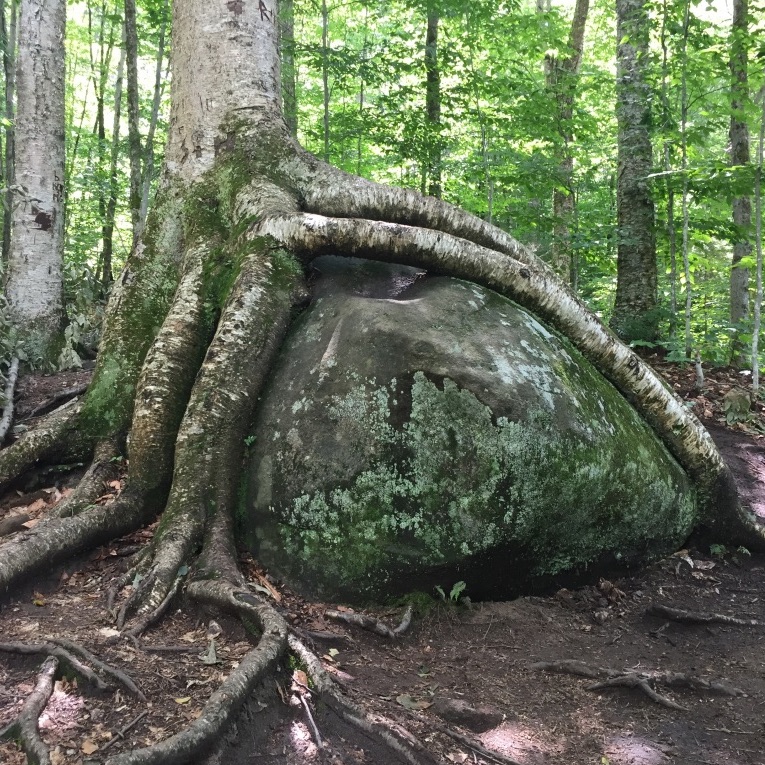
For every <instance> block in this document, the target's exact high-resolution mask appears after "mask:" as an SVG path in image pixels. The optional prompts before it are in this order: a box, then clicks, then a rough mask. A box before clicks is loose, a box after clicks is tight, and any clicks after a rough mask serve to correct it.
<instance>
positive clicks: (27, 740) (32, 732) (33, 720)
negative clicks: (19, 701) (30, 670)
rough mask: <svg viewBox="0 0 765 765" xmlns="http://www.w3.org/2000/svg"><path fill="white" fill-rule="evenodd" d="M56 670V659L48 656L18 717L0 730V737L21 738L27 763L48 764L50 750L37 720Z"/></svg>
mask: <svg viewBox="0 0 765 765" xmlns="http://www.w3.org/2000/svg"><path fill="white" fill-rule="evenodd" d="M57 672H58V659H57V658H56V657H55V656H48V658H47V659H45V661H44V662H43V665H42V667H41V668H40V672H39V674H38V675H37V683H36V684H35V688H34V690H33V691H32V693H31V694H30V696H29V698H28V699H27V700H26V701H25V702H24V705H23V706H22V708H21V711H20V712H19V715H18V717H17V718H16V720H15V721H14V722H12V723H11V724H10V725H9V726H8V727H7V728H5V730H3V731H0V739H4V738H16V737H18V738H19V739H20V740H21V748H22V749H23V750H24V752H25V754H26V755H27V762H28V763H29V765H50V761H51V760H50V752H49V751H48V747H47V746H46V745H45V742H44V741H43V740H42V738H41V736H40V729H39V727H38V722H37V721H38V720H39V718H40V715H41V714H42V713H43V710H44V709H45V707H46V706H47V705H48V701H49V700H50V697H51V695H52V694H53V687H54V683H55V680H56V673H57Z"/></svg>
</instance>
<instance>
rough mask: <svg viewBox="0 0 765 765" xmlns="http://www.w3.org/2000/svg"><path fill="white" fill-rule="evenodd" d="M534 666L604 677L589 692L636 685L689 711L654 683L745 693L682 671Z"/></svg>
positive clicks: (582, 665) (555, 664)
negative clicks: (656, 689)
mask: <svg viewBox="0 0 765 765" xmlns="http://www.w3.org/2000/svg"><path fill="white" fill-rule="evenodd" d="M532 669H539V670H543V671H545V672H559V673H562V674H568V675H578V676H579V677H589V678H592V679H595V678H599V677H602V678H605V679H603V680H602V681H601V682H599V683H593V684H592V685H588V686H587V690H588V691H597V690H601V689H603V688H616V687H621V688H637V689H638V690H640V691H642V692H643V693H644V694H645V695H646V696H648V698H649V699H651V701H654V702H655V703H657V704H661V705H662V706H665V707H668V708H670V709H677V710H678V711H681V712H687V711H688V708H687V707H684V706H682V705H680V704H678V703H677V702H675V701H673V700H672V699H670V698H668V697H667V696H664V695H662V694H660V693H658V692H657V691H655V690H654V688H653V687H652V684H655V685H663V686H667V687H670V688H689V689H691V690H693V691H709V692H712V693H721V694H723V695H725V696H744V695H746V694H745V693H744V691H742V690H741V689H740V688H734V687H733V686H731V685H728V684H727V683H725V682H722V681H719V680H712V679H709V678H706V677H696V676H694V675H688V674H685V673H682V672H658V671H654V672H636V671H635V670H631V669H612V668H611V667H597V666H595V665H593V664H587V663H586V662H583V661H578V660H573V659H572V660H562V661H540V662H537V663H536V664H533V665H532Z"/></svg>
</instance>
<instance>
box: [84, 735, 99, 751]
mask: <svg viewBox="0 0 765 765" xmlns="http://www.w3.org/2000/svg"><path fill="white" fill-rule="evenodd" d="M80 748H81V749H82V753H83V754H93V752H97V751H98V744H96V742H95V741H91V740H90V739H88V738H86V739H85V740H84V741H83V742H82V747H80Z"/></svg>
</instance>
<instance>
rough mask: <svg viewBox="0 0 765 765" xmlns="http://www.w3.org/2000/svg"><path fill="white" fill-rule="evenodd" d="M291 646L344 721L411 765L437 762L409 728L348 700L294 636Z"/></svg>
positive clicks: (309, 651)
mask: <svg viewBox="0 0 765 765" xmlns="http://www.w3.org/2000/svg"><path fill="white" fill-rule="evenodd" d="M289 646H290V649H291V650H292V652H293V653H294V654H295V655H296V656H297V657H298V659H300V661H301V662H302V663H303V665H304V666H305V667H306V672H307V673H308V676H309V677H310V678H311V681H312V682H313V685H314V689H315V691H316V693H317V694H318V696H319V698H320V699H321V700H322V701H323V702H324V703H325V704H326V705H327V706H328V707H329V708H330V709H331V710H332V711H333V712H335V714H337V715H338V716H339V717H340V718H341V719H343V720H345V722H347V723H349V724H350V725H352V726H353V727H354V728H357V729H358V730H360V731H362V732H363V733H365V734H366V735H368V736H371V737H373V738H375V739H377V740H378V741H380V742H381V743H382V744H384V745H385V746H386V747H387V748H388V749H389V750H391V752H392V753H393V754H395V755H398V756H399V757H401V758H403V759H404V760H405V761H406V762H408V763H411V765H422V763H424V762H425V763H431V762H433V757H432V755H431V754H430V753H429V752H428V750H427V748H426V747H425V745H424V744H422V742H420V741H419V740H418V739H417V738H416V737H415V736H413V735H412V734H411V733H410V732H409V731H408V730H406V728H403V727H402V726H400V725H398V723H396V722H394V721H393V720H389V719H388V718H386V717H383V716H382V715H373V714H371V713H370V712H367V711H366V710H365V709H364V708H363V707H360V706H359V705H358V704H355V703H354V702H352V701H351V700H350V699H348V698H347V697H346V696H345V695H344V694H343V693H342V692H341V691H340V690H339V688H338V687H337V685H336V683H335V682H334V681H333V680H332V678H331V677H330V676H329V674H328V673H327V671H326V670H325V669H324V667H323V666H322V664H321V661H320V660H319V657H318V656H316V654H314V653H313V651H311V650H309V649H308V648H307V647H306V646H305V645H304V644H303V643H302V642H301V641H300V640H299V639H298V638H297V637H296V636H295V635H293V634H290V635H289Z"/></svg>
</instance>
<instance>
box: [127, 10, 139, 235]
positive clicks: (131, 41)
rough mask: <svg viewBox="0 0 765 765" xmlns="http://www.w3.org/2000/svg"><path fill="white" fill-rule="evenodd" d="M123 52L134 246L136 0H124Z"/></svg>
mask: <svg viewBox="0 0 765 765" xmlns="http://www.w3.org/2000/svg"><path fill="white" fill-rule="evenodd" d="M125 52H126V56H127V103H128V142H129V144H130V220H131V222H132V224H133V245H135V243H136V242H137V241H138V235H139V232H140V227H141V164H142V153H143V152H142V150H141V133H140V130H139V124H138V121H139V117H140V111H139V103H138V31H137V29H136V9H135V0H125Z"/></svg>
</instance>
